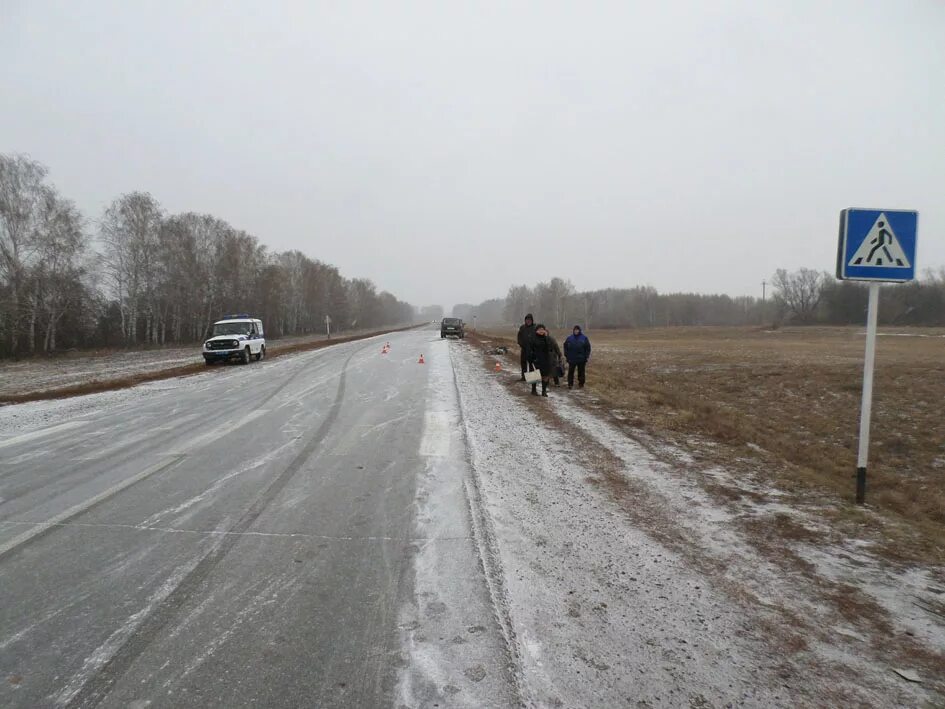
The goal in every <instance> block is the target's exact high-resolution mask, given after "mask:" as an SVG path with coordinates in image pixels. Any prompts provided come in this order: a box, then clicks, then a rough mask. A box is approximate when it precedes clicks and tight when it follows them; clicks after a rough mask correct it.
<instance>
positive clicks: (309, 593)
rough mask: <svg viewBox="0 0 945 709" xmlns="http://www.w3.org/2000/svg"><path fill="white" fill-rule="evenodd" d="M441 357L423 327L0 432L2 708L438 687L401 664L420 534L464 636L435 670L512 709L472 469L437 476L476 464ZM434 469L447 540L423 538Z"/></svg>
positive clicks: (330, 695)
mask: <svg viewBox="0 0 945 709" xmlns="http://www.w3.org/2000/svg"><path fill="white" fill-rule="evenodd" d="M384 339H389V340H390V342H391V345H392V349H391V352H390V354H387V355H381V354H380V349H381V345H382V343H383V341H384ZM421 353H422V354H424V356H425V358H426V361H427V364H426V365H423V366H421V365H419V364H418V363H417V359H418V357H419V355H420V354H421ZM448 359H449V352H448V345H447V343H445V342H442V341H440V338H439V336H438V334H437V333H435V332H433V331H431V330H425V331H413V332H409V333H402V334H397V335H391V336H390V337H389V338H382V339H371V340H367V341H362V342H355V343H350V344H344V345H339V346H336V347H332V348H329V349H327V350H322V351H318V352H313V353H309V354H304V355H300V356H297V357H287V358H283V359H280V360H276V361H272V362H266V361H263V362H262V363H258V364H256V363H254V364H251V365H249V366H243V367H235V366H234V367H228V368H226V369H225V370H223V369H218V370H214V371H211V372H208V374H207V375H205V376H200V377H195V378H190V379H186V380H178V381H177V382H174V383H169V386H167V387H166V389H165V390H163V391H162V390H161V387H160V386H157V387H153V390H152V391H151V392H150V393H149V394H148V395H147V396H145V397H141V396H138V397H133V398H132V399H131V400H130V401H128V402H125V403H119V404H117V405H114V406H109V407H106V408H105V409H103V410H101V411H98V412H95V413H93V414H91V415H87V416H78V417H75V418H72V419H71V420H67V421H63V422H61V423H56V424H54V425H52V426H48V427H46V428H43V429H40V430H39V431H33V432H30V433H25V434H19V435H13V436H7V437H5V438H2V439H0V459H2V467H0V676H2V677H4V678H5V680H4V682H3V686H2V688H0V704H2V705H3V706H17V707H36V706H50V705H68V706H94V705H97V704H99V705H101V706H194V707H198V706H200V707H206V706H228V707H236V706H250V705H253V706H383V705H393V704H396V699H397V697H399V696H400V695H401V694H403V693H405V692H410V693H411V696H412V697H414V698H415V699H416V700H417V701H421V702H425V701H426V700H427V699H435V697H436V696H437V695H440V694H441V692H442V688H439V689H438V688H436V687H434V686H433V685H430V686H427V685H428V681H427V680H426V679H425V678H424V676H423V673H422V672H420V671H419V670H417V671H414V670H411V671H409V672H408V671H407V670H406V669H405V668H406V667H407V666H408V664H409V662H408V660H409V658H408V656H407V654H405V651H404V640H403V634H404V633H405V632H406V631H405V630H404V628H403V627H402V626H403V625H405V623H404V621H403V617H402V615H403V613H404V612H405V609H406V610H407V612H409V609H410V608H411V607H412V606H414V605H415V600H414V593H415V589H414V575H413V568H414V564H413V559H414V557H415V556H416V555H417V554H418V552H419V550H420V549H421V548H424V549H427V551H425V552H424V553H426V554H427V555H429V554H433V555H435V556H442V557H443V559H444V563H446V567H444V570H448V572H449V574H450V579H451V581H450V583H448V584H444V585H443V586H442V588H440V589H439V592H440V593H442V594H444V597H442V598H437V599H435V608H436V609H438V610H439V614H438V618H437V619H436V621H435V623H434V625H435V626H436V627H437V628H439V627H440V626H442V628H443V629H444V630H443V632H447V630H448V631H449V632H450V635H449V636H446V640H447V641H449V640H450V638H452V637H453V636H460V637H461V638H462V643H451V646H452V648H460V649H461V651H460V650H454V649H449V652H450V656H449V658H448V659H449V663H447V665H443V664H442V663H440V666H441V667H444V666H445V667H447V668H450V667H452V665H450V663H452V664H455V667H452V669H455V675H456V676H455V677H452V676H451V677H449V678H448V681H447V682H444V683H443V684H444V685H446V684H449V685H450V689H449V690H447V691H448V692H457V693H460V694H462V695H463V696H465V698H466V700H467V701H472V697H473V696H475V697H477V698H478V699H476V701H477V702H478V701H483V702H487V703H499V704H508V703H509V702H511V701H513V700H512V695H511V692H512V691H513V690H512V684H511V682H510V678H509V677H508V676H506V668H507V665H508V661H507V657H506V651H505V647H504V643H503V640H502V634H501V633H500V631H499V628H498V626H497V624H496V621H495V620H494V613H493V611H492V610H491V605H490V601H489V594H488V591H487V588H486V584H485V580H484V578H483V576H482V573H481V571H480V566H479V564H478V557H477V553H476V549H475V544H474V541H473V539H472V535H471V532H470V529H469V522H468V519H469V513H468V506H467V502H466V498H465V496H464V493H463V490H462V475H459V476H458V477H457V476H452V480H451V481H450V482H444V483H443V484H437V483H436V482H433V483H432V484H431V483H429V480H430V479H431V478H430V476H431V475H433V476H434V477H435V472H436V470H437V469H438V468H440V469H446V468H448V467H449V466H450V465H454V464H455V461H459V462H460V463H461V461H462V460H463V451H462V450H461V437H458V436H457V433H458V430H457V427H456V426H455V423H454V422H453V421H452V417H454V416H455V415H456V410H455V407H453V408H452V409H451V407H450V405H449V398H447V399H446V403H445V404H444V403H443V399H442V397H437V398H434V397H433V394H434V392H431V390H430V384H429V382H430V378H429V375H428V370H429V369H431V368H433V367H436V365H437V362H438V361H445V362H446V366H447V367H448V366H449V364H448ZM181 382H183V385H181ZM447 394H448V395H450V394H451V395H452V397H453V400H454V401H455V390H454V389H453V390H451V391H449V392H447ZM437 402H438V403H437ZM431 404H435V405H433V406H432V408H431ZM451 439H454V440H456V441H457V442H458V444H453V443H452V442H451ZM422 480H427V481H428V482H427V483H425V484H424V489H423V492H424V495H425V496H429V495H431V494H433V495H434V496H435V497H436V500H437V503H438V509H436V510H435V515H434V516H430V514H429V513H428V514H427V516H426V524H425V528H424V529H425V530H435V531H436V532H437V535H436V536H435V537H429V536H423V537H422V538H421V537H420V536H419V534H420V533H421V531H422V530H419V528H418V520H417V510H418V501H417V498H418V491H419V488H420V486H421V481H422ZM431 548H432V549H431ZM449 594H453V595H454V597H452V598H451V597H448V595H449ZM458 601H459V602H458ZM418 622H419V621H414V624H416V623H418ZM454 626H455V627H454ZM410 627H411V628H413V627H414V626H413V625H412V626H410ZM468 628H474V629H475V632H469V631H468V630H467V629H468ZM430 640H431V642H439V640H438V638H431V639H430ZM470 668H473V669H472V670H470V671H469V673H468V674H469V675H471V676H472V678H473V679H470V678H469V677H467V676H466V675H465V674H464V671H465V670H469V669H470ZM483 673H484V674H485V676H484V677H480V676H479V675H480V674H483ZM6 678H11V679H10V680H9V681H8V680H7V679H6ZM408 680H409V687H408V686H406V685H407V681H408ZM135 702H138V704H135Z"/></svg>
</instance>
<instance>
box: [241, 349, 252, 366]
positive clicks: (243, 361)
mask: <svg viewBox="0 0 945 709" xmlns="http://www.w3.org/2000/svg"><path fill="white" fill-rule="evenodd" d="M249 356H250V355H249V347H247V348H246V349H245V350H243V352H242V353H241V354H240V363H241V364H249Z"/></svg>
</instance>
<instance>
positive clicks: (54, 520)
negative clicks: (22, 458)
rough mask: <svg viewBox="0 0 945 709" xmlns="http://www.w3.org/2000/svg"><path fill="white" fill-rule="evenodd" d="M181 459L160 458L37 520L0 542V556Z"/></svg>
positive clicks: (178, 457)
mask: <svg viewBox="0 0 945 709" xmlns="http://www.w3.org/2000/svg"><path fill="white" fill-rule="evenodd" d="M181 460H183V456H174V457H172V458H171V459H170V460H162V461H160V462H158V463H155V464H154V465H152V466H149V467H147V468H145V469H144V470H142V471H141V472H140V473H138V474H137V475H132V476H131V477H130V478H125V479H124V480H122V481H121V482H119V483H116V484H115V485H112V486H111V487H110V488H108V489H107V490H103V491H102V492H100V493H98V494H97V495H94V496H92V497H90V498H89V499H88V500H85V501H83V502H80V503H79V504H77V505H73V506H72V507H70V508H69V509H67V510H64V511H63V512H60V513H59V514H57V515H55V516H54V517H51V518H49V519H47V520H46V521H45V522H38V523H37V524H36V525H35V526H34V527H33V528H32V529H28V530H27V531H25V532H23V534H20V535H19V536H16V537H14V538H13V539H11V540H10V541H8V542H6V543H4V544H0V557H2V556H3V555H4V554H6V553H7V552H8V551H10V550H12V549H16V548H17V547H18V546H20V545H21V544H25V543H26V542H28V541H30V540H31V539H32V538H33V537H35V536H37V535H40V534H42V533H43V532H45V531H46V530H47V529H49V528H50V527H55V526H57V525H61V524H62V523H63V522H65V521H66V520H67V519H69V518H70V517H72V516H74V515H77V514H79V513H80V512H84V511H85V510H87V509H89V508H90V507H91V506H92V505H95V504H97V503H99V502H101V501H102V500H106V499H108V498H109V497H111V496H112V495H116V494H118V493H119V492H121V491H122V490H124V489H125V488H126V487H130V486H132V485H134V484H135V483H136V482H140V481H141V480H144V479H145V478H146V477H148V476H149V475H154V474H155V473H158V472H160V471H162V470H164V469H165V468H169V467H171V466H172V465H174V464H175V463H177V462H179V461H181Z"/></svg>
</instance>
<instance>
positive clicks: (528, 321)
mask: <svg viewBox="0 0 945 709" xmlns="http://www.w3.org/2000/svg"><path fill="white" fill-rule="evenodd" d="M534 337H535V319H534V318H533V317H532V314H531V313H529V314H528V315H526V316H525V323H524V324H523V325H522V326H521V327H520V328H519V329H518V346H519V348H520V349H521V350H522V355H521V358H520V359H521V363H522V381H523V382H524V381H525V372H529V371H531V370H533V369H534V367H533V366H531V361H532V358H531V355H530V350H531V347H532V339H533V338H534Z"/></svg>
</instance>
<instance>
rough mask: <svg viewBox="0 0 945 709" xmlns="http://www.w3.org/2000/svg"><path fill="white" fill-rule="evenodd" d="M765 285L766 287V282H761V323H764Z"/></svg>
mask: <svg viewBox="0 0 945 709" xmlns="http://www.w3.org/2000/svg"><path fill="white" fill-rule="evenodd" d="M767 285H768V282H767V281H762V282H761V322H762V323H763V322H764V321H765V294H766V291H765V289H766V287H767Z"/></svg>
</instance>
